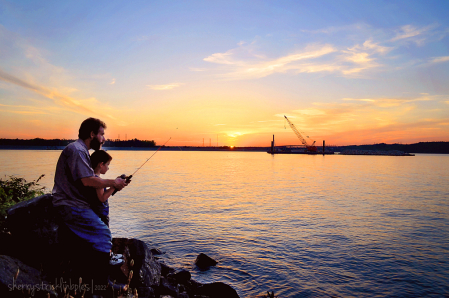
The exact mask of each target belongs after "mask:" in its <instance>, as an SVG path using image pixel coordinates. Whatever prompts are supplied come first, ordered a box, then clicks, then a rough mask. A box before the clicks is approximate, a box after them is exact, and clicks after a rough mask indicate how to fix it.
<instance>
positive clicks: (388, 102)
mask: <svg viewBox="0 0 449 298" xmlns="http://www.w3.org/2000/svg"><path fill="white" fill-rule="evenodd" d="M420 95H421V96H419V97H416V98H408V99H407V98H377V99H372V98H343V99H342V100H343V101H358V102H366V103H369V104H371V105H373V106H377V107H381V108H385V107H396V106H400V105H402V104H406V103H412V102H419V101H431V100H434V99H435V98H436V97H435V96H429V95H428V94H427V93H422V94H420Z"/></svg>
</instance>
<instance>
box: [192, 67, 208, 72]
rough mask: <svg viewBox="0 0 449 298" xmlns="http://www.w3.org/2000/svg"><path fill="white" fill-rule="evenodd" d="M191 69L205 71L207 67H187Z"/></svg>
mask: <svg viewBox="0 0 449 298" xmlns="http://www.w3.org/2000/svg"><path fill="white" fill-rule="evenodd" d="M189 69H190V70H191V71H198V72H199V71H206V70H207V68H198V67H189Z"/></svg>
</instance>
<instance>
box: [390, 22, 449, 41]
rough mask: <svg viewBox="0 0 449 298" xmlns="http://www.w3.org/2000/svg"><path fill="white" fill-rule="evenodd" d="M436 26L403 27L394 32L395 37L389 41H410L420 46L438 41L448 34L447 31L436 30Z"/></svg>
mask: <svg viewBox="0 0 449 298" xmlns="http://www.w3.org/2000/svg"><path fill="white" fill-rule="evenodd" d="M438 27H439V25H438V24H431V25H428V26H424V27H417V26H414V25H410V24H409V25H404V26H402V27H401V28H400V29H398V30H396V36H395V37H393V38H392V39H391V40H390V41H393V42H395V41H402V40H403V41H407V42H408V41H410V42H414V43H416V44H417V45H418V46H422V45H424V44H425V43H427V42H429V41H433V40H440V39H442V38H443V37H444V36H446V35H447V34H448V32H447V30H437V28H438Z"/></svg>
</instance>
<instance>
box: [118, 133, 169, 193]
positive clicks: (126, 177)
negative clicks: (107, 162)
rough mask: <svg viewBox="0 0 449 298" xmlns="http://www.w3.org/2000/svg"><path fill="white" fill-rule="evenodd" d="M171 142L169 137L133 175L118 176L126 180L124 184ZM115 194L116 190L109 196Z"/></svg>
mask: <svg viewBox="0 0 449 298" xmlns="http://www.w3.org/2000/svg"><path fill="white" fill-rule="evenodd" d="M170 140H171V137H170V138H169V139H168V140H167V142H165V143H164V144H163V145H162V146H160V147H159V149H157V150H156V152H154V153H153V154H152V155H151V156H150V157H149V158H148V159H147V160H146V161H145V162H144V163H143V164H142V165H141V166H140V167H138V168H137V170H136V171H135V172H134V173H132V174H131V175H129V176H126V175H125V174H122V175H121V176H120V178H122V179H126V183H129V182H131V178H132V177H133V176H134V174H136V173H137V171H138V170H140V169H141V168H142V167H143V166H144V165H145V164H146V163H147V162H148V161H149V160H150V159H151V158H152V157H153V156H154V155H155V154H156V153H157V152H158V151H159V150H161V148H162V147H164V146H165V144H167V143H168V141H170ZM116 192H117V189H116V190H114V192H113V193H112V195H111V196H113V195H115V193H116Z"/></svg>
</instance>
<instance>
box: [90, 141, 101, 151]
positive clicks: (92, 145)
mask: <svg viewBox="0 0 449 298" xmlns="http://www.w3.org/2000/svg"><path fill="white" fill-rule="evenodd" d="M101 145H102V144H101V143H100V141H99V140H98V139H97V138H93V139H92V141H91V142H90V148H92V149H94V150H95V151H97V150H100V149H101Z"/></svg>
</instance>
